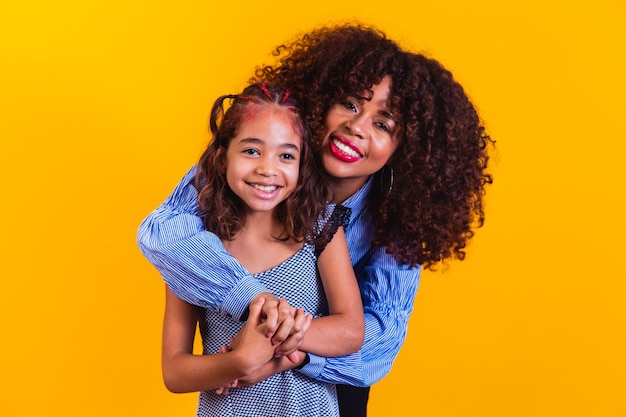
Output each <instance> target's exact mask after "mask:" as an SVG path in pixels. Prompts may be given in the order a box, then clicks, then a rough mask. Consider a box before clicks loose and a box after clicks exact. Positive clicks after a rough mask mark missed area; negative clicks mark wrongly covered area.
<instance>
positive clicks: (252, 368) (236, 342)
mask: <svg viewBox="0 0 626 417" xmlns="http://www.w3.org/2000/svg"><path fill="white" fill-rule="evenodd" d="M249 309H250V313H249V315H248V320H247V321H246V324H245V325H244V326H243V327H242V329H241V330H240V331H239V333H238V334H237V336H235V337H234V338H233V339H231V343H230V346H222V347H221V348H220V353H226V352H229V351H233V352H234V351H237V350H240V351H241V353H242V355H243V356H245V357H246V358H247V362H248V364H247V365H248V366H247V368H246V369H248V371H247V372H246V375H245V377H243V378H239V379H237V380H235V381H232V382H231V383H230V384H229V385H227V386H222V387H220V388H217V389H216V390H215V392H216V393H217V394H228V390H229V389H230V388H235V387H237V386H248V385H254V384H256V383H258V382H260V381H263V380H265V379H267V378H269V377H270V376H272V375H274V374H276V373H279V372H283V371H286V370H289V369H292V368H294V367H296V366H298V365H299V364H301V363H302V362H303V361H304V358H305V354H304V352H300V351H299V350H298V349H299V348H300V346H301V345H302V341H303V340H304V335H305V334H306V332H307V330H308V329H309V327H310V325H311V321H312V319H313V317H312V316H311V315H310V314H307V313H305V312H304V310H303V309H302V308H296V307H293V306H291V305H290V304H289V303H288V302H287V300H285V299H279V298H277V297H276V296H274V295H273V294H271V293H268V292H263V293H261V294H259V295H257V296H256V297H255V298H253V299H252V301H251V302H250V306H249Z"/></svg>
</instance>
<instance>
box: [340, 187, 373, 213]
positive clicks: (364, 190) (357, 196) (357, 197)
mask: <svg viewBox="0 0 626 417" xmlns="http://www.w3.org/2000/svg"><path fill="white" fill-rule="evenodd" d="M372 181H373V176H370V178H369V179H368V180H367V182H366V183H365V184H363V186H362V187H361V188H359V190H358V191H357V192H356V193H354V194H352V195H351V196H350V197H348V198H347V199H346V201H344V202H343V203H341V205H342V206H344V207H348V208H349V209H350V210H352V214H351V215H350V224H351V223H352V222H353V219H356V218H358V217H360V216H361V214H362V213H363V212H364V211H365V210H366V209H367V196H368V195H369V192H370V189H371V188H372Z"/></svg>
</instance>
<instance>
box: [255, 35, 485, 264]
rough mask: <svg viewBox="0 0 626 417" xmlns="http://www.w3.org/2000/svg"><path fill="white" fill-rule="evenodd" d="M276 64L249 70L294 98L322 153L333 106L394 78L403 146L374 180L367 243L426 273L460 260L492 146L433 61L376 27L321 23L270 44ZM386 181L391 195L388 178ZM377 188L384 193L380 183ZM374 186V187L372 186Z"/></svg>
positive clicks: (479, 204)
mask: <svg viewBox="0 0 626 417" xmlns="http://www.w3.org/2000/svg"><path fill="white" fill-rule="evenodd" d="M274 55H275V56H276V57H277V59H278V63H277V64H276V65H274V66H263V67H259V68H257V70H256V73H255V77H254V78H253V79H251V82H258V81H259V80H268V81H269V82H272V83H277V84H280V85H283V86H285V87H286V88H288V89H289V90H290V91H293V93H294V94H295V95H296V96H297V97H298V98H299V100H300V101H301V104H302V106H303V110H304V117H305V121H306V123H307V124H308V126H309V128H310V129H311V131H312V142H313V145H314V146H315V147H316V151H318V152H316V154H317V155H319V154H320V152H319V146H320V144H321V141H322V139H323V137H324V134H325V123H324V119H325V116H326V113H327V111H328V110H329V109H330V107H331V106H332V105H333V104H334V103H337V102H338V101H340V100H341V99H344V98H345V97H347V96H357V95H362V93H363V92H364V91H367V90H368V89H370V88H371V87H372V86H373V85H376V84H378V83H380V82H381V81H382V79H383V78H384V77H385V76H389V77H391V79H392V87H391V88H392V91H391V103H390V105H391V110H392V113H393V114H394V117H395V118H396V119H397V126H398V137H399V138H400V143H399V146H398V148H397V149H396V151H395V152H394V154H393V155H392V157H391V158H390V160H389V161H388V163H387V166H388V167H384V168H383V169H382V170H381V171H379V172H377V173H373V174H374V176H375V177H374V187H372V192H371V194H370V196H369V210H370V213H371V216H372V219H373V223H374V227H375V229H376V233H375V238H374V241H373V242H372V245H373V246H375V247H383V246H386V247H387V252H388V253H389V254H392V255H394V257H395V258H396V259H397V260H398V261H399V262H400V263H403V264H408V265H412V266H415V265H417V264H421V265H423V266H424V267H425V268H431V267H434V266H435V264H437V263H439V262H441V261H445V260H446V259H451V258H457V259H461V260H462V259H464V258H465V247H466V245H467V242H468V240H469V239H470V238H472V237H473V235H474V232H473V229H474V228H475V227H480V226H482V224H483V222H484V218H485V214H484V202H483V199H484V195H485V189H486V185H487V184H490V183H491V182H492V177H491V175H490V174H488V173H487V171H486V169H487V162H488V160H489V154H488V151H489V148H490V147H491V145H493V141H492V140H491V139H490V137H489V136H488V135H487V134H486V133H485V128H484V126H483V124H482V122H481V120H480V119H479V116H478V114H477V111H476V109H475V108H474V106H473V104H472V103H471V101H470V100H469V98H468V97H467V95H466V94H465V92H464V90H463V88H462V86H461V85H460V84H459V83H458V82H457V81H455V79H454V78H453V76H452V74H451V73H450V72H449V71H448V70H446V69H445V68H444V67H443V66H442V65H441V64H440V63H439V62H437V61H435V60H434V59H431V58H427V57H426V56H424V55H422V54H416V53H411V52H408V51H404V50H402V49H401V48H400V47H399V46H398V45H397V44H396V43H395V42H393V41H391V40H389V39H387V37H386V35H385V34H384V33H382V32H380V31H378V30H377V29H375V28H372V27H367V26H364V25H361V24H344V25H339V26H330V27H324V28H320V29H317V30H314V31H312V32H309V33H307V34H305V35H303V36H301V37H300V38H298V39H297V40H295V41H294V42H292V43H289V44H283V45H280V46H279V47H277V48H276V49H275V51H274ZM389 168H391V169H393V185H392V187H391V192H390V193H389V195H387V194H388V190H389V188H390V187H389V181H390V173H389V172H387V173H386V174H385V175H383V171H385V172H386V171H387V170H389ZM381 183H383V185H382V187H379V184H381ZM379 188H381V189H379Z"/></svg>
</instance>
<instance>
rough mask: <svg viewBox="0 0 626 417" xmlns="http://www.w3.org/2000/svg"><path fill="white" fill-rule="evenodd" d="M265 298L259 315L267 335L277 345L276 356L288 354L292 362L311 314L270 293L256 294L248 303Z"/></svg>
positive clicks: (294, 359)
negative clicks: (263, 321) (265, 327)
mask: <svg viewBox="0 0 626 417" xmlns="http://www.w3.org/2000/svg"><path fill="white" fill-rule="evenodd" d="M260 298H263V299H265V304H263V311H262V313H261V317H262V318H263V319H264V320H265V325H266V326H267V332H268V333H267V336H268V337H271V338H272V343H273V344H274V345H275V346H277V349H276V356H277V357H280V356H288V357H289V358H290V360H291V361H292V362H294V363H295V362H296V360H297V357H296V356H293V357H292V355H293V352H295V351H296V350H297V349H298V348H299V347H300V345H301V344H302V340H303V339H304V334H305V333H306V331H307V330H308V328H309V326H310V324H311V319H312V316H311V315H310V314H305V313H304V311H303V310H302V309H301V308H295V307H293V306H291V305H289V303H288V302H287V300H285V299H279V298H277V297H276V296H274V295H273V294H271V293H267V292H265V293H261V294H259V295H257V296H256V297H255V298H254V299H253V300H252V302H251V303H250V304H252V303H254V302H256V301H257V300H258V299H260Z"/></svg>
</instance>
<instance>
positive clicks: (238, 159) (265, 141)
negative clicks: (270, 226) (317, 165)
mask: <svg viewBox="0 0 626 417" xmlns="http://www.w3.org/2000/svg"><path fill="white" fill-rule="evenodd" d="M301 145H302V143H301V138H300V136H299V135H298V134H297V133H296V132H295V131H294V126H293V117H291V115H290V114H288V112H287V110H284V109H280V108H277V107H273V106H267V107H263V108H261V109H260V110H259V111H258V112H255V113H253V114H252V116H251V117H250V118H249V119H246V120H244V121H243V122H242V123H241V126H240V127H239V129H238V131H237V135H236V136H235V137H234V138H232V140H231V142H230V144H229V146H228V150H227V151H226V158H225V163H226V181H227V182H228V186H229V187H230V189H231V190H232V191H233V192H234V193H235V194H237V196H238V197H239V198H240V199H241V200H243V202H244V203H245V204H246V206H247V209H248V210H249V211H252V212H255V211H263V212H266V211H271V210H273V209H274V208H275V207H276V206H277V205H278V204H280V203H281V202H283V201H284V200H285V199H286V198H287V197H288V196H289V195H290V194H291V193H292V192H293V190H294V189H295V187H296V184H297V182H298V174H299V169H300V149H301Z"/></svg>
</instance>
